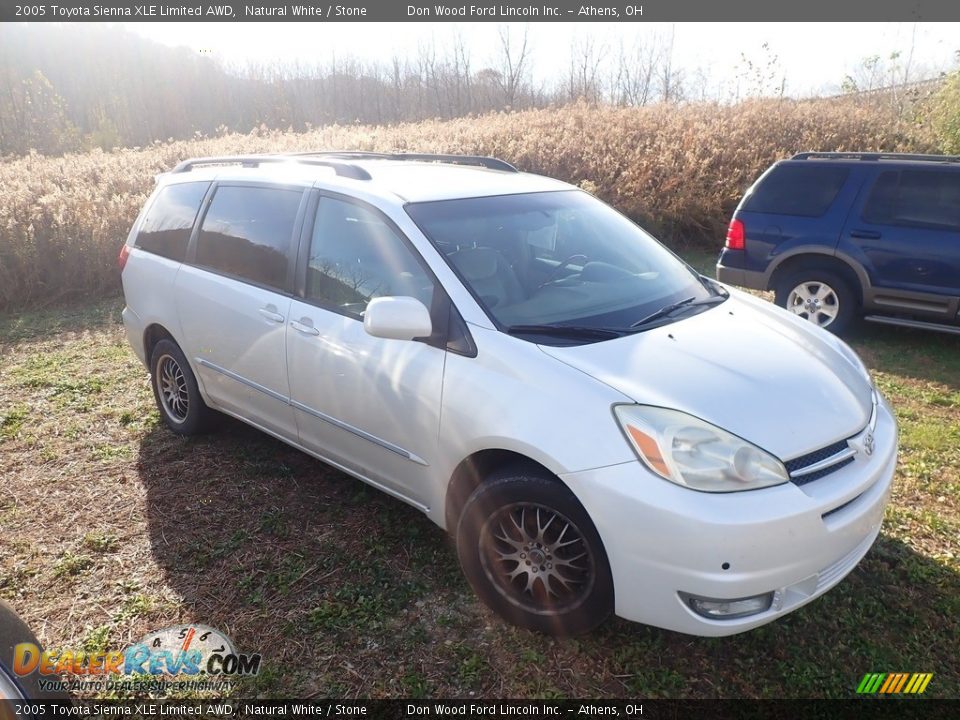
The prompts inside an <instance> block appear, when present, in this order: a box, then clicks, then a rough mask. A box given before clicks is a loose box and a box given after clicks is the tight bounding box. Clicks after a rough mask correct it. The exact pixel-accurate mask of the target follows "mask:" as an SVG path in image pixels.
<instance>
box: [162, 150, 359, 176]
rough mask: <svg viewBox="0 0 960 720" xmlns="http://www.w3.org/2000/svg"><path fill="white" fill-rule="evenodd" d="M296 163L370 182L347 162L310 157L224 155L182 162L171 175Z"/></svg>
mask: <svg viewBox="0 0 960 720" xmlns="http://www.w3.org/2000/svg"><path fill="white" fill-rule="evenodd" d="M283 162H296V163H300V164H302V165H315V166H319V167H329V168H333V171H334V172H335V173H336V174H337V175H339V176H340V177H347V178H352V179H354V180H370V173H368V172H367V171H366V170H364V169H363V168H361V167H357V166H356V165H351V164H350V163H348V162H337V161H336V160H332V159H331V160H322V159H316V160H315V159H312V158H311V157H306V156H304V157H301V156H298V155H292V154H291V155H225V156H222V157H204V158H191V159H190V160H184V161H183V162H182V163H180V164H179V165H177V166H176V167H175V168H174V169H173V170H171V171H170V172H171V173H185V172H190V171H191V170H193V169H194V168H196V167H202V166H205V165H240V166H242V167H260V165H263V164H266V163H283Z"/></svg>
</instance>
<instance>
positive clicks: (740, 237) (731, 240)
mask: <svg viewBox="0 0 960 720" xmlns="http://www.w3.org/2000/svg"><path fill="white" fill-rule="evenodd" d="M746 239H747V238H746V231H745V229H744V227H743V222H742V221H741V220H737V219H736V218H734V219H733V220H731V221H730V227H728V228H727V245H726V247H727V249H728V250H743V249H744V247H745V242H746Z"/></svg>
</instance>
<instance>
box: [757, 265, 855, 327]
mask: <svg viewBox="0 0 960 720" xmlns="http://www.w3.org/2000/svg"><path fill="white" fill-rule="evenodd" d="M775 302H776V303H777V305H779V306H780V307H782V308H784V309H785V310H788V311H790V312H792V313H793V314H794V315H796V316H797V317H800V318H803V319H804V320H807V321H809V322H811V323H813V324H814V325H816V326H818V327H821V328H823V329H824V330H829V331H830V332H832V333H833V334H835V335H840V334H841V333H843V332H844V331H845V330H846V329H847V328H848V327H849V326H850V324H851V323H852V322H853V321H854V320H855V319H856V317H857V314H858V312H859V303H858V302H857V299H856V296H855V295H854V292H853V289H852V288H851V287H850V283H849V282H847V281H846V280H845V279H843V278H842V277H840V275H838V274H836V273H834V272H830V271H829V270H818V269H816V268H810V269H807V270H801V271H799V272H796V273H792V274H790V275H788V276H787V277H784V278H783V279H782V280H781V281H780V282H778V283H777V287H776V298H775Z"/></svg>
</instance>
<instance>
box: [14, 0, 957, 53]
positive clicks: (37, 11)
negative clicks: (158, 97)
mask: <svg viewBox="0 0 960 720" xmlns="http://www.w3.org/2000/svg"><path fill="white" fill-rule="evenodd" d="M690 20H698V21H704V22H724V21H736V22H745V21H790V22H794V21H797V22H799V21H814V20H829V21H838V22H856V23H859V22H864V21H905V22H916V21H956V20H960V2H957V1H956V0H870V1H869V2H867V1H866V0H863V1H862V2H856V3H851V2H846V3H837V2H836V1H835V0H805V1H804V2H798V3H793V2H789V3H786V2H785V3H777V2H770V0H723V1H722V2H721V1H718V0H635V1H634V2H625V1H622V0H613V1H611V2H603V1H602V0H601V1H597V0H593V1H587V2H574V1H572V0H541V1H539V2H517V1H516V0H512V1H510V0H508V1H507V2H492V1H491V2H487V1H486V0H479V1H478V2H473V3H471V2H422V0H360V1H359V2H358V1H357V0H345V1H344V2H341V3H330V2H316V1H315V0H304V1H303V2H285V1H282V0H243V1H239V2H238V1H237V0H226V1H225V2H207V1H206V0H181V1H180V2H177V1H174V2H150V1H149V0H147V1H145V2H139V3H138V2H131V1H130V0H99V2H83V1H81V0H62V2H29V0H27V1H25V2H17V1H15V0H0V21H7V22H9V21H29V22H115V21H123V22H162V21H176V22H183V21H194V22H201V21H202V22H213V21H229V22H244V21H246V22H263V21H281V22H282V21H286V22H295V21H307V22H358V21H360V22H363V21H374V22H382V21H388V22H447V21H453V22H498V23H502V22H511V21H519V22H664V21H665V22H676V21H690ZM850 32H851V33H861V32H865V30H864V29H863V28H859V27H855V26H851V28H850ZM811 43H812V44H814V45H815V44H816V38H815V37H811Z"/></svg>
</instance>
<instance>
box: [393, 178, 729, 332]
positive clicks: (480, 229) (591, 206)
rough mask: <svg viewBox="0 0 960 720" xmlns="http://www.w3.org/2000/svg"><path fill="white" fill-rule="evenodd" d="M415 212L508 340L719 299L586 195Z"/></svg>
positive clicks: (617, 322)
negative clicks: (523, 332)
mask: <svg viewBox="0 0 960 720" xmlns="http://www.w3.org/2000/svg"><path fill="white" fill-rule="evenodd" d="M406 209H407V212H408V214H409V215H410V217H411V218H413V221H414V222H415V223H417V225H418V226H419V227H420V229H421V230H422V231H423V233H424V234H425V235H426V236H427V237H428V238H429V239H430V240H431V242H433V243H434V245H435V246H436V247H437V248H438V249H439V250H440V252H442V253H443V254H444V255H445V256H446V258H447V261H448V262H449V263H450V265H451V266H452V267H453V268H454V269H456V270H457V272H458V273H459V275H460V277H461V278H463V280H464V281H465V282H466V284H467V285H468V287H469V288H470V289H471V291H472V292H473V294H474V296H475V297H476V298H477V299H478V300H479V301H480V303H481V304H482V305H483V306H484V308H485V309H486V311H487V313H488V314H489V315H490V316H491V317H492V318H493V319H494V320H496V321H497V323H499V324H500V326H501V327H502V328H503V329H505V330H508V331H509V330H510V329H511V328H516V329H518V330H519V329H520V328H526V327H528V326H543V325H575V326H577V327H578V328H598V329H599V328H611V329H629V328H630V327H631V326H632V325H634V323H637V322H638V321H640V320H643V319H644V318H645V317H647V316H649V315H651V314H652V313H656V312H658V311H660V310H663V309H664V308H665V307H666V306H668V305H670V304H672V303H678V302H681V301H687V302H688V303H689V302H690V301H700V300H704V299H707V298H710V297H711V295H715V294H716V293H715V292H711V290H709V289H707V287H705V285H704V284H703V283H701V282H700V280H699V278H698V276H697V275H696V274H695V273H694V272H693V271H692V270H690V269H689V268H688V267H687V266H686V265H684V264H683V263H682V262H680V261H679V260H678V259H677V258H676V257H675V256H674V255H673V254H672V253H670V252H669V251H668V250H667V249H666V248H664V247H663V246H662V245H661V244H660V243H659V242H657V241H656V240H655V239H654V238H652V237H651V236H650V235H648V234H647V233H646V232H644V231H643V230H641V229H640V228H639V227H638V226H637V225H635V224H633V223H632V222H630V221H629V220H628V219H627V218H625V217H624V216H623V215H621V214H620V213H618V212H616V211H615V210H613V209H612V208H610V207H609V206H607V205H605V204H604V203H602V202H600V201H599V200H597V199H596V198H594V197H593V196H591V195H588V194H587V193H585V192H581V191H578V190H570V191H561V192H542V193H528V194H522V195H501V196H496V197H482V198H469V199H464V200H443V201H437V202H424V203H411V204H408V205H407V206H406ZM664 321H666V322H669V321H670V318H669V317H665V318H664ZM539 329H540V330H541V331H542V328H539ZM565 329H566V330H569V329H568V328H565ZM566 334H567V335H569V334H570V332H567V333H566Z"/></svg>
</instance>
